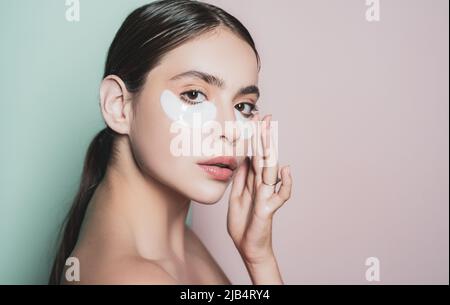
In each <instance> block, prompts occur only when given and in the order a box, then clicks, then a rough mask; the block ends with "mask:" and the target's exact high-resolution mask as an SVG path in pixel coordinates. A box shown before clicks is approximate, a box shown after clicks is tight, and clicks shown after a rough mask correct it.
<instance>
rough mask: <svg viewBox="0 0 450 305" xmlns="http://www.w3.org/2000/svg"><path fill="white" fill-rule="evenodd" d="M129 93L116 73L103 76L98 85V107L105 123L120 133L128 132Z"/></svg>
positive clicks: (129, 113)
mask: <svg viewBox="0 0 450 305" xmlns="http://www.w3.org/2000/svg"><path fill="white" fill-rule="evenodd" d="M130 102H131V99H130V93H129V92H128V90H127V89H126V86H125V84H124V82H123V81H122V80H121V79H120V78H119V77H118V76H116V75H108V76H107V77H105V78H104V79H103V81H102V83H101V86H100V108H101V111H102V115H103V118H104V120H105V122H106V124H107V125H108V126H109V127H110V128H111V129H113V130H114V131H116V132H117V133H120V134H128V132H129V126H130V115H131V112H130V105H128V104H129V103H130Z"/></svg>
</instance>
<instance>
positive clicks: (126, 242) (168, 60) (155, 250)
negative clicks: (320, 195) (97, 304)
mask: <svg viewBox="0 0 450 305" xmlns="http://www.w3.org/2000/svg"><path fill="white" fill-rule="evenodd" d="M259 67H260V66H259V56H258V53H257V51H256V48H255V44H254V42H253V40H252V38H251V36H250V34H249V33H248V31H247V30H246V28H245V27H244V26H243V25H242V24H241V23H240V22H239V21H238V20H237V19H236V18H234V17H233V16H231V15H230V14H228V13H226V12H225V11H223V10H222V9H220V8H217V7H215V6H213V5H209V4H206V3H202V2H197V1H190V0H181V1H171V0H169V1H156V2H152V3H151V4H149V5H145V6H142V7H140V8H138V9H136V10H135V11H133V12H132V13H131V14H130V15H129V16H128V17H127V18H126V20H125V21H124V23H123V24H122V26H121V28H120V29H119V31H118V32H117V34H116V36H115V38H114V40H113V42H112V44H111V46H110V48H109V53H108V56H107V60H106V65H105V72H104V78H103V81H102V83H101V87H100V108H101V112H102V115H103V118H104V120H105V123H106V128H105V129H103V130H102V131H100V132H99V133H98V134H97V135H96V136H95V138H94V139H93V141H92V143H91V144H90V146H89V149H88V152H87V155H86V160H85V164H84V169H83V173H82V177H81V184H80V188H79V191H78V193H77V195H76V197H75V200H74V203H73V206H72V208H71V210H70V212H69V215H68V219H67V221H66V224H65V229H64V234H63V236H62V240H61V245H60V247H59V249H58V253H57V255H56V259H55V261H54V265H53V269H52V272H51V275H50V281H49V283H50V284H61V283H66V284H69V283H72V282H70V281H67V279H66V277H65V268H66V267H65V262H66V259H67V258H69V257H75V258H77V259H78V261H79V263H80V281H79V282H76V283H81V284H95V283H99V284H108V283H110V284H230V281H229V280H228V278H227V277H226V275H225V273H224V272H223V271H222V269H221V268H220V266H219V265H218V264H217V263H216V261H215V260H214V259H213V257H212V256H211V254H210V253H209V252H208V250H207V249H206V248H205V246H204V245H203V244H202V242H201V241H200V240H199V238H198V237H197V236H196V235H195V233H194V232H193V231H192V230H191V229H190V228H189V227H188V226H187V225H186V216H187V213H188V209H189V206H190V202H191V200H194V201H196V202H198V203H201V204H213V203H215V202H217V201H218V200H219V199H220V198H221V197H222V196H223V194H224V192H225V190H226V188H227V186H228V184H229V183H230V182H233V183H232V189H231V193H230V198H229V209H228V215H227V219H228V221H227V229H228V233H229V235H230V237H231V238H232V240H233V242H234V244H235V246H236V247H237V249H238V251H239V253H240V254H241V256H242V259H243V261H244V263H245V266H246V268H247V270H248V272H249V275H250V277H251V279H252V282H253V283H254V284H282V279H281V275H280V272H279V269H278V265H277V261H276V259H275V255H274V252H273V249H272V242H271V232H272V218H273V214H274V212H275V211H276V210H277V209H278V208H279V207H280V206H282V205H283V203H284V202H285V201H286V200H287V199H288V198H289V197H290V193H291V181H292V179H291V175H290V172H289V168H288V167H283V168H279V166H278V165H277V164H271V165H270V166H268V164H267V163H265V160H267V159H264V156H266V157H267V155H268V153H269V149H270V148H269V147H270V145H269V143H270V141H271V136H270V132H269V127H270V126H269V125H270V120H271V116H265V117H264V118H262V119H260V118H259V116H258V113H257V112H256V102H257V99H258V97H259V91H258V87H257V83H258V72H259ZM192 109H194V110H195V111H191V110H192ZM190 111H191V112H190ZM195 112H198V113H201V114H203V115H206V116H209V117H208V118H209V119H211V120H213V121H215V122H218V123H219V124H220V126H222V127H224V126H225V123H226V122H237V121H238V120H241V121H251V122H257V123H260V125H261V122H264V123H265V124H263V125H262V126H263V128H262V132H261V134H259V133H253V134H252V136H251V137H245V136H244V132H243V131H242V130H241V131H239V129H232V130H230V129H229V128H228V129H227V128H225V127H224V128H223V129H222V132H220V133H218V134H217V136H216V137H214V138H213V142H215V143H216V144H217V143H219V144H220V145H222V146H223V147H227V148H232V149H236V148H238V147H245V148H246V147H248V145H251V146H252V147H253V148H254V150H253V151H254V153H253V154H252V156H251V157H248V156H245V155H236V156H225V155H213V156H207V155H187V156H186V155H182V156H180V155H177V154H174V153H173V149H172V148H173V142H172V141H173V140H174V137H175V136H176V135H175V134H174V133H173V132H171V126H172V124H174V121H177V120H178V119H180V120H179V121H183V122H184V123H186V122H187V123H189V122H191V121H189V115H188V114H189V113H190V114H192V113H195ZM188 125H189V124H188ZM264 125H265V126H264ZM186 128H192V126H189V127H186ZM258 140H261V141H258ZM259 143H262V144H259ZM258 145H261V146H262V147H263V150H262V153H260V151H259V150H258V149H257V148H258V147H260V146H258ZM261 161H262V162H263V163H264V165H265V166H261V165H260V163H259V162H261ZM279 181H281V184H280V185H279V187H277V183H278V182H279ZM211 229H213V228H211Z"/></svg>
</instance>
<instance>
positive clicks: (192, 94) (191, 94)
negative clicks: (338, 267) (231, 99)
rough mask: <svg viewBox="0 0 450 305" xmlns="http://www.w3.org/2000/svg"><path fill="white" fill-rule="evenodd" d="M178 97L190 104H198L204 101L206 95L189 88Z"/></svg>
mask: <svg viewBox="0 0 450 305" xmlns="http://www.w3.org/2000/svg"><path fill="white" fill-rule="evenodd" d="M180 98H181V99H182V100H183V101H184V102H186V103H188V104H191V105H195V104H200V103H202V102H204V101H206V95H205V94H203V93H202V92H201V91H199V90H189V91H185V92H183V93H181V94H180Z"/></svg>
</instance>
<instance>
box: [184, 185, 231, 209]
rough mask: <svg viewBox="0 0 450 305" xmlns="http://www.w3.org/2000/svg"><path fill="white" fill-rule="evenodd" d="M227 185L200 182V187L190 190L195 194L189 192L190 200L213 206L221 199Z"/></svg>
mask: <svg viewBox="0 0 450 305" xmlns="http://www.w3.org/2000/svg"><path fill="white" fill-rule="evenodd" d="M228 185H229V182H219V181H211V180H209V181H202V182H201V185H198V187H194V188H192V190H195V193H193V192H191V196H190V198H191V199H192V200H194V201H196V202H198V203H202V204H214V203H216V202H218V201H219V200H220V199H221V198H222V197H223V194H224V193H225V190H226V189H227V186H228Z"/></svg>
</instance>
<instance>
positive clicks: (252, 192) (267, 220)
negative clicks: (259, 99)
mask: <svg viewBox="0 0 450 305" xmlns="http://www.w3.org/2000/svg"><path fill="white" fill-rule="evenodd" d="M256 120H258V118H257V117H256ZM270 120H271V116H265V117H264V119H263V120H262V122H261V123H262V129H261V135H258V134H254V135H253V136H252V141H251V145H252V158H251V159H250V158H248V157H247V158H246V159H245V161H244V162H243V164H242V165H241V166H240V167H239V169H238V170H237V172H236V174H235V176H234V179H233V185H232V189H231V193H230V199H229V206H228V215H227V229H228V233H229V234H230V236H231V238H232V240H233V242H234V244H235V245H236V247H237V249H238V251H239V253H240V254H241V256H242V258H243V259H244V262H245V263H246V264H250V265H252V266H255V265H258V264H261V263H264V262H266V261H267V262H269V261H271V262H273V261H274V253H273V249H272V218H273V215H274V213H275V211H276V210H278V209H279V208H280V207H281V206H282V205H283V204H284V202H286V201H287V200H288V199H289V197H290V195H291V188H292V177H291V174H290V171H289V167H288V166H285V167H283V168H281V170H280V176H281V186H280V188H279V190H278V191H277V190H276V185H273V186H270V185H266V184H274V183H275V182H276V181H277V179H278V176H279V173H278V157H277V155H276V148H275V147H274V145H271V143H273V136H272V135H271V133H270ZM258 139H261V143H262V145H261V146H262V155H261V150H260V149H257V147H258V146H259V144H258V141H257V140H258ZM261 146H259V147H261ZM263 156H264V157H265V158H263ZM273 158H275V159H273ZM267 160H271V161H272V160H275V162H271V164H269V163H268V161H267ZM260 162H263V163H264V167H263V166H261V165H262V164H261V163H260ZM266 165H268V166H266ZM263 181H264V182H265V183H266V184H264V183H263Z"/></svg>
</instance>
